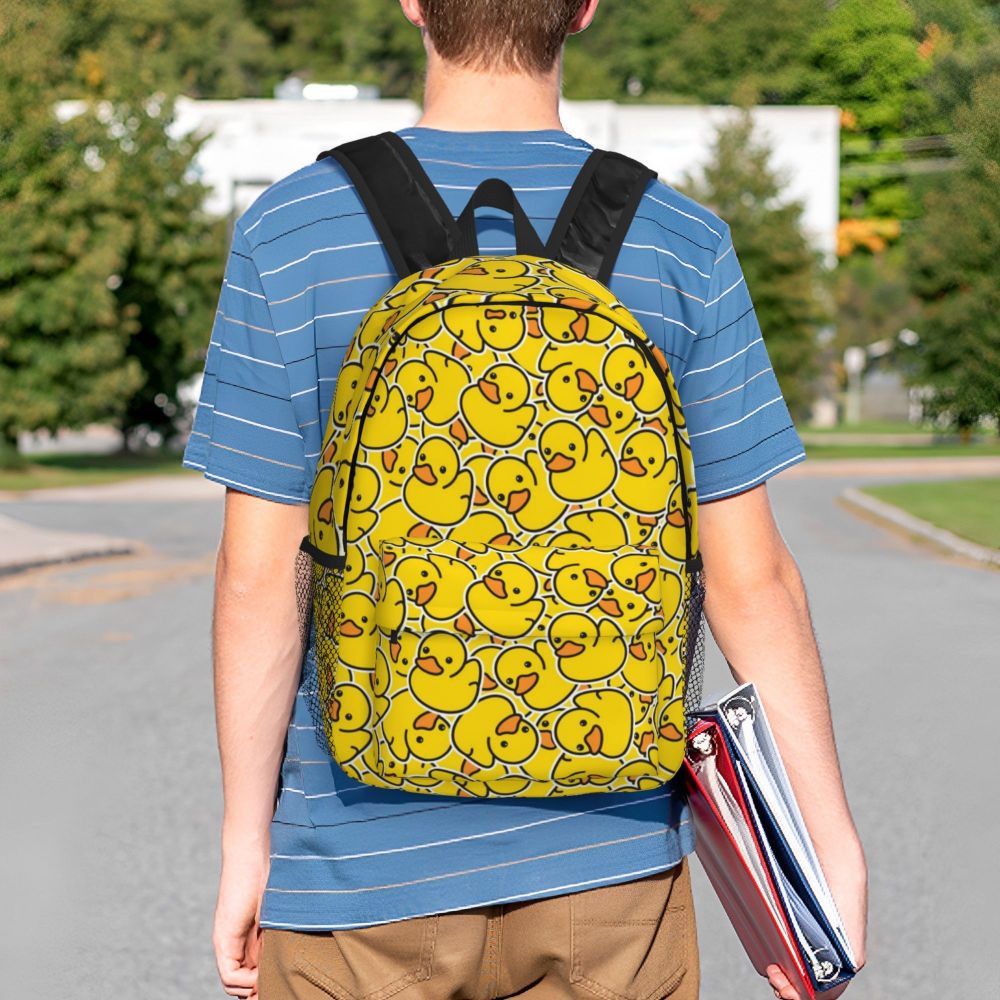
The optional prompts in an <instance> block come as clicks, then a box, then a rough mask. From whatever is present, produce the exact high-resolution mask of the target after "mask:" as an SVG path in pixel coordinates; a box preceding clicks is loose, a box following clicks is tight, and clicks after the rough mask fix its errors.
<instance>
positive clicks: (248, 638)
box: [213, 490, 309, 997]
mask: <svg viewBox="0 0 1000 1000" xmlns="http://www.w3.org/2000/svg"><path fill="white" fill-rule="evenodd" d="M308 510H309V509H308V507H307V506H305V505H287V504H280V503H273V502H271V501H268V500H261V499H259V498H257V497H253V496H249V495H247V494H245V493H237V492H235V491H233V490H228V491H227V492H226V515H225V526H224V528H223V532H222V543H221V545H220V546H219V557H218V563H217V567H216V576H215V620H214V626H213V641H214V664H215V666H214V670H215V716H216V726H217V729H218V739H219V756H220V759H221V762H222V786H223V796H224V812H223V821H222V875H221V878H220V882H219V897H218V903H217V905H216V912H215V928H214V932H213V944H214V946H215V956H216V962H217V963H218V966H219V975H220V977H221V979H222V983H223V985H224V986H225V988H226V991H227V992H228V993H229V994H230V995H232V996H240V997H248V996H255V995H256V992H257V956H258V947H259V917H260V901H261V897H262V895H263V892H264V886H265V883H266V881H267V872H268V865H269V860H268V855H269V837H268V831H269V827H270V822H271V817H272V814H273V812H274V801H275V795H276V792H277V785H278V776H279V772H280V768H281V759H282V753H283V749H284V742H285V734H286V731H287V728H288V720H289V718H290V715H291V710H292V705H293V703H294V700H295V692H296V688H297V686H298V680H299V671H300V667H301V657H302V647H301V640H300V638H299V624H298V613H297V604H296V597H295V557H296V552H297V550H298V545H299V542H300V541H301V539H302V536H303V535H304V534H305V533H306V530H307V522H308Z"/></svg>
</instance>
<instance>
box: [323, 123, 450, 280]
mask: <svg viewBox="0 0 1000 1000" xmlns="http://www.w3.org/2000/svg"><path fill="white" fill-rule="evenodd" d="M327 156H329V157H331V158H332V159H334V160H336V161H337V162H338V163H339V164H340V165H341V166H342V167H343V168H344V170H346V171H347V175H348V177H349V178H350V179H351V182H352V183H353V184H354V187H355V189H356V190H357V192H358V197H359V198H360V199H361V201H362V203H363V204H364V206H365V211H367V213H368V215H369V217H370V218H371V220H372V224H373V225H374V226H375V230H376V232H377V233H378V235H379V238H380V239H381V240H382V243H383V245H384V246H385V249H386V253H388V254H389V259H390V260H391V261H392V266H393V267H394V268H395V269H396V273H397V274H398V275H399V277H400V278H405V277H407V276H408V275H411V274H414V273H415V272H417V271H423V270H424V269H425V268H428V267H433V266H434V265H436V264H441V263H443V262H444V261H446V260H453V259H455V258H456V257H458V256H459V253H458V247H459V243H460V232H459V228H458V224H457V223H456V222H455V217H454V216H453V215H452V214H451V212H450V211H449V210H448V206H447V205H446V204H445V203H444V199H443V198H442V197H441V195H440V194H439V193H438V190H437V188H436V187H434V185H433V183H431V180H430V178H429V177H428V176H427V174H426V172H425V171H424V168H423V167H422V166H421V165H420V161H419V160H418V159H417V158H416V156H414V155H413V151H412V150H411V149H410V147H409V146H408V145H407V144H406V143H405V142H404V141H403V140H402V139H401V138H400V137H399V136H398V135H397V134H396V133H395V132H383V133H381V134H380V135H372V136H368V137H366V138H364V139H355V140H354V141H352V142H345V143H343V144H341V145H340V146H337V147H335V148H334V149H328V150H326V151H325V152H323V153H320V154H319V156H317V157H316V159H317V160H322V159H323V158H324V157H327Z"/></svg>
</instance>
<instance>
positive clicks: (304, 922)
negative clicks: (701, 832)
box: [260, 831, 694, 931]
mask: <svg viewBox="0 0 1000 1000" xmlns="http://www.w3.org/2000/svg"><path fill="white" fill-rule="evenodd" d="M677 832H678V833H679V831H677ZM693 851H694V838H693V835H691V836H687V837H685V836H679V843H678V851H677V852H676V856H675V857H673V859H672V860H669V861H660V862H658V863H657V864H654V865H649V866H644V867H641V868H638V869H633V870H631V871H628V872H620V873H618V874H616V875H611V876H607V877H604V878H594V879H585V880H582V881H580V882H574V883H568V884H564V885H559V886H553V887H551V888H548V889H539V890H534V891H530V892H523V893H508V894H503V895H500V896H493V897H490V898H486V899H482V900H479V901H472V902H462V903H461V904H459V905H455V906H442V907H437V908H435V909H433V910H418V911H414V912H407V913H399V914H396V915H393V916H391V917H385V918H380V919H374V920H365V921H360V922H358V921H355V922H344V921H342V920H341V921H336V920H329V921H320V922H316V914H310V915H309V916H308V917H306V918H304V919H300V920H286V921H282V920H275V919H270V918H267V917H264V916H262V917H261V921H260V926H261V928H263V929H265V930H266V929H268V928H270V929H272V930H299V931H337V930H351V929H352V928H357V927H374V926H377V925H379V924H390V923H395V922H396V921H398V920H412V919H414V918H417V917H429V916H434V915H437V914H441V913H456V912H459V911H461V910H468V909H471V908H473V907H477V906H495V905H497V904H500V903H520V902H527V901H529V900H533V899H549V898H551V897H553V896H564V895H568V894H569V893H572V892H581V891H583V890H585V889H594V888H597V887H598V886H605V885H619V884H621V883H624V882H633V881H635V880H637V879H640V878H645V877H646V876H648V875H654V874H656V873H657V872H663V871H668V870H669V869H671V868H675V867H676V866H677V865H679V864H680V863H681V862H682V861H683V860H684V858H685V857H687V856H688V855H689V854H691V853H692V852H693Z"/></svg>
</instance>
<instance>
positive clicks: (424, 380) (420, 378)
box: [417, 375, 427, 382]
mask: <svg viewBox="0 0 1000 1000" xmlns="http://www.w3.org/2000/svg"><path fill="white" fill-rule="evenodd" d="M417 381H418V382H426V381H427V376H426V375H419V376H417Z"/></svg>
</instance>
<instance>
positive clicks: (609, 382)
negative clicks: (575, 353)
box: [602, 344, 667, 413]
mask: <svg viewBox="0 0 1000 1000" xmlns="http://www.w3.org/2000/svg"><path fill="white" fill-rule="evenodd" d="M602 374H603V376H604V384H605V385H606V386H607V387H608V388H609V389H610V390H611V392H613V393H614V394H615V395H616V396H620V397H621V398H622V399H627V400H628V401H629V402H630V403H631V404H632V405H633V406H634V407H635V408H636V409H637V410H639V412H640V413H657V412H659V411H660V410H662V409H663V407H664V406H665V405H666V402H667V397H666V395H665V394H664V392H663V384H662V382H661V381H660V377H659V376H658V375H657V374H656V372H654V371H653V369H652V368H650V366H649V363H648V362H647V361H646V356H645V355H644V354H643V353H642V351H640V350H639V348H638V347H633V346H632V345H631V344H622V345H620V346H619V347H615V348H614V349H612V350H611V351H610V352H609V353H608V356H607V358H606V359H605V361H604V369H603V372H602Z"/></svg>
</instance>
